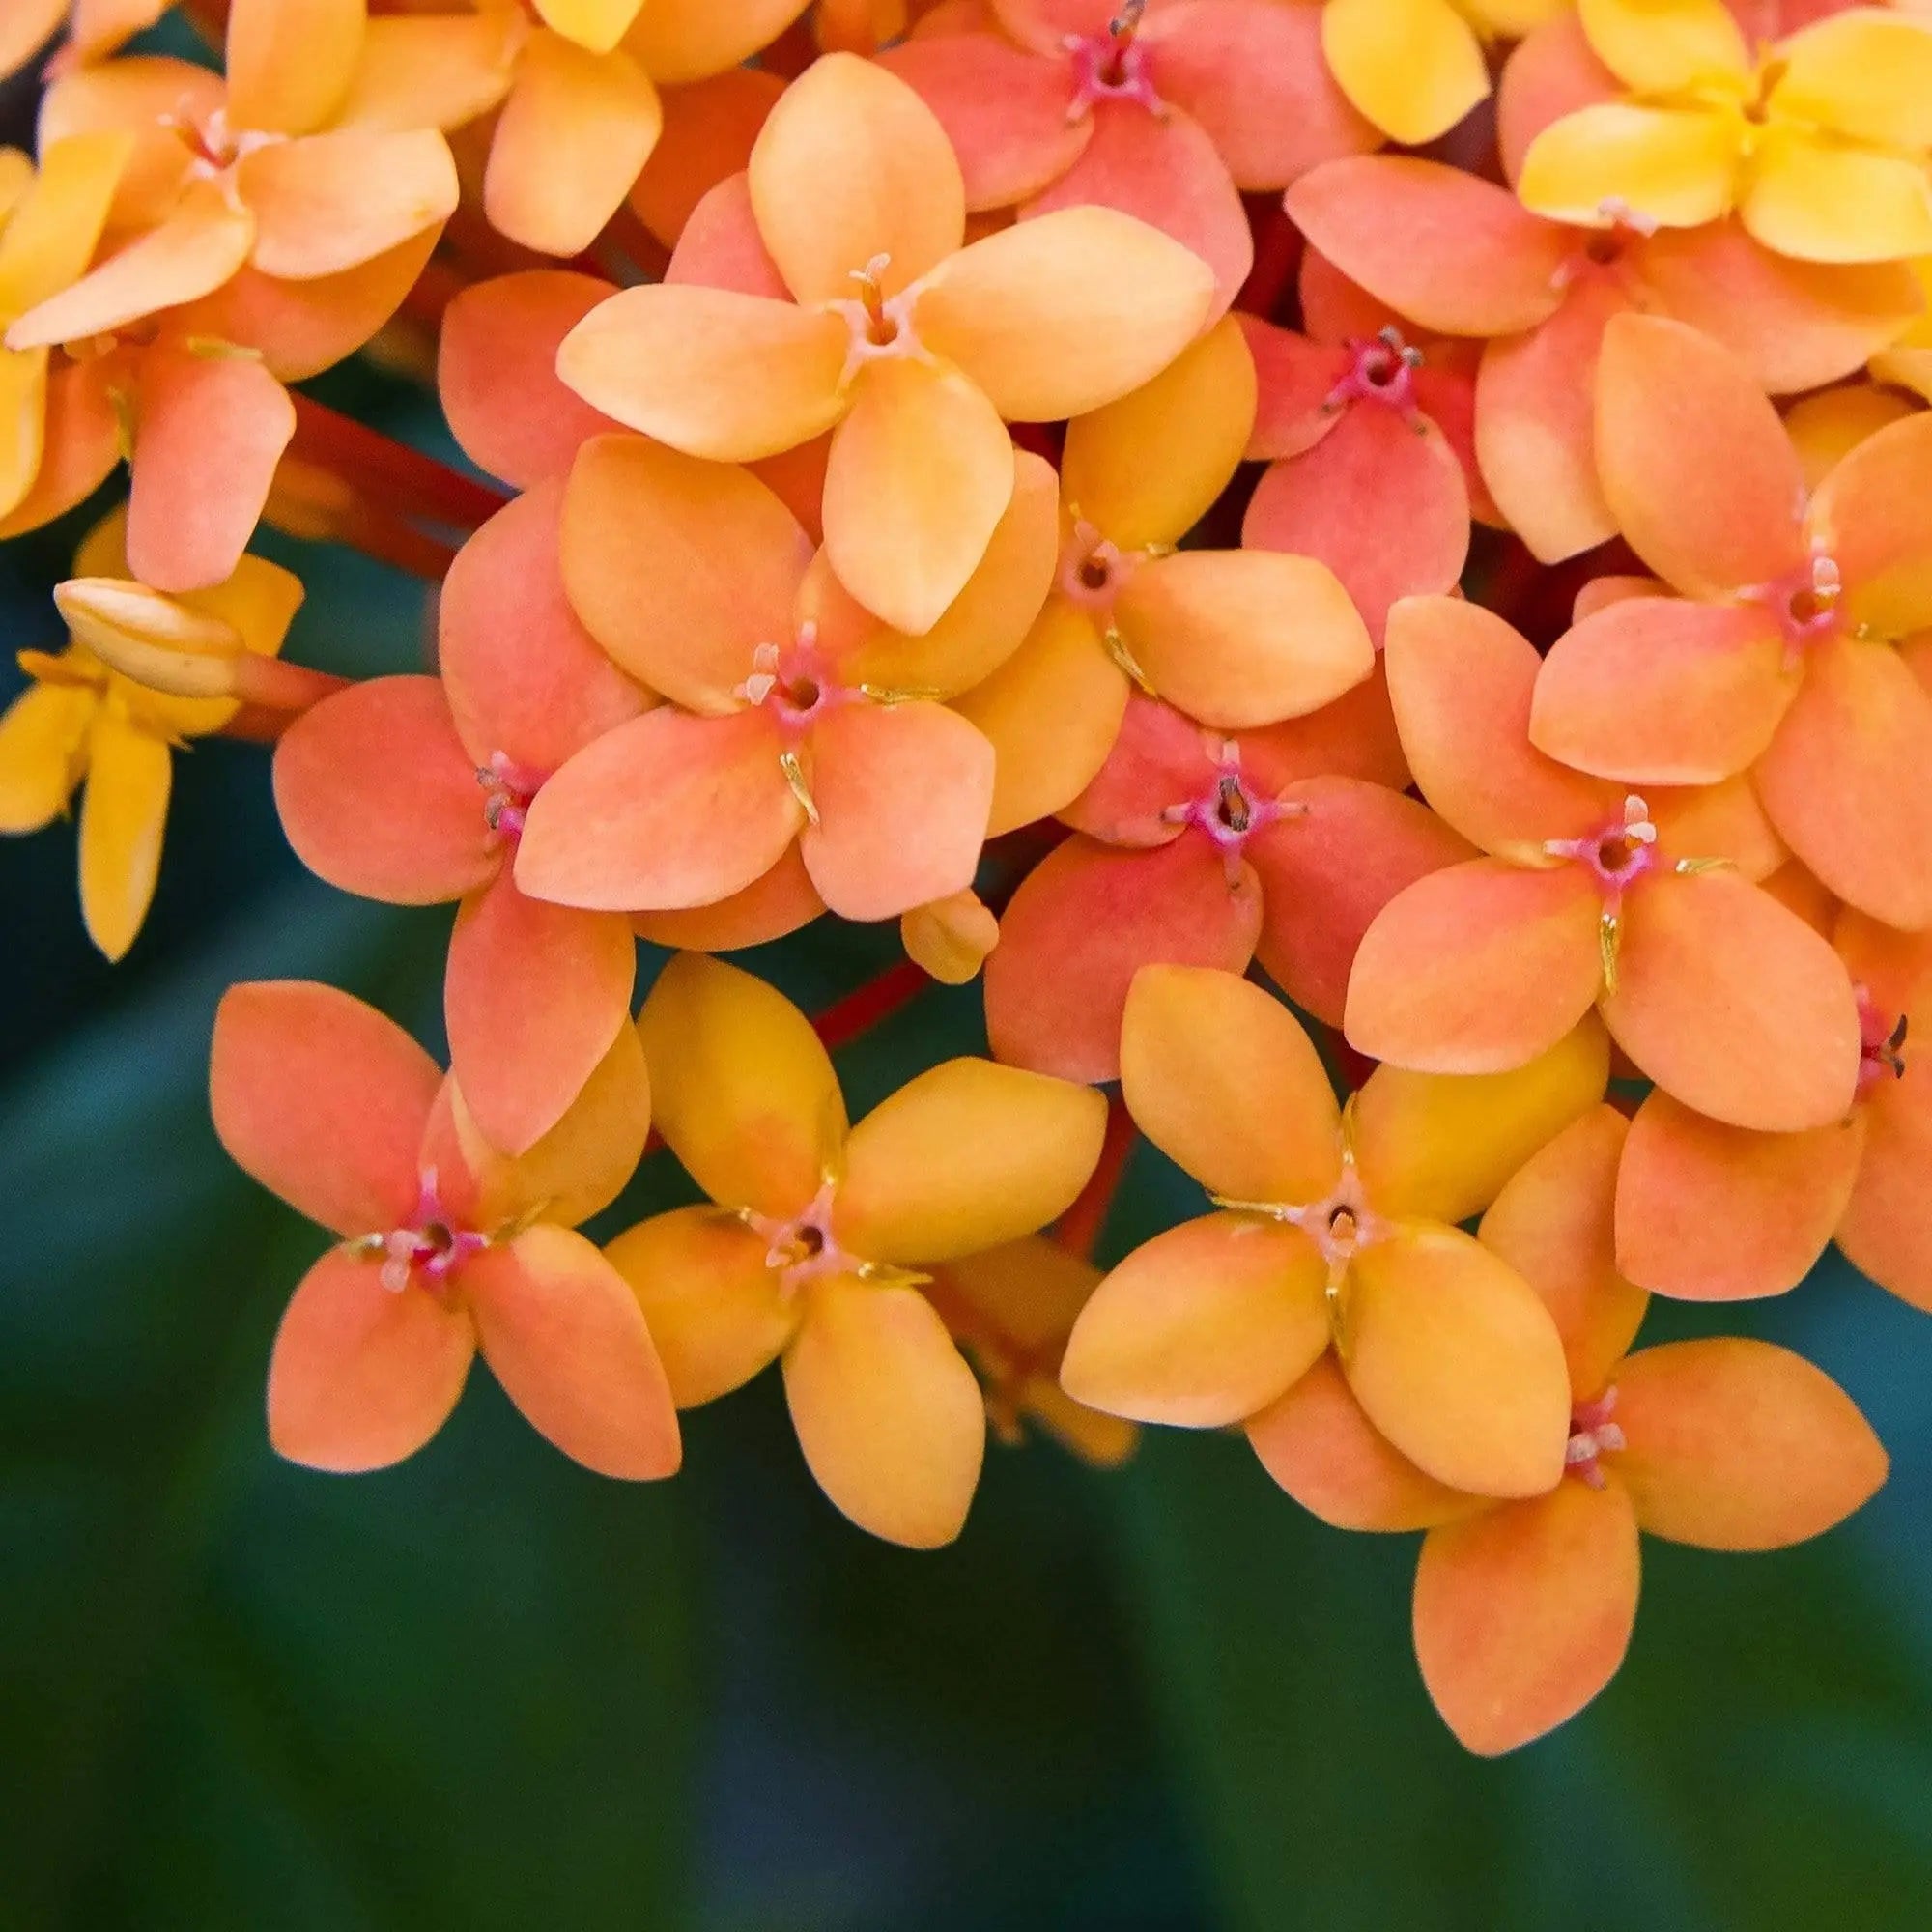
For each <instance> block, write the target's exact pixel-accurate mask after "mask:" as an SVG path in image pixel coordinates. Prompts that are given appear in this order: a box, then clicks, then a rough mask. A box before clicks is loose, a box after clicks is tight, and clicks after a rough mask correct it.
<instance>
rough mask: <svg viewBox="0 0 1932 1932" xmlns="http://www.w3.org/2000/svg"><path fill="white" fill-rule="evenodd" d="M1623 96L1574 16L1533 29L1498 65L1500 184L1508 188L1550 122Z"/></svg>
mask: <svg viewBox="0 0 1932 1932" xmlns="http://www.w3.org/2000/svg"><path fill="white" fill-rule="evenodd" d="M1622 92H1623V83H1622V82H1621V81H1620V80H1618V78H1617V77H1616V75H1615V74H1613V73H1612V72H1611V71H1609V69H1608V68H1606V67H1605V65H1604V64H1603V62H1602V61H1600V60H1599V59H1598V58H1597V56H1596V55H1595V54H1594V53H1592V52H1591V50H1590V43H1589V42H1588V41H1587V40H1586V39H1585V38H1584V35H1583V28H1582V24H1581V22H1580V21H1579V20H1578V19H1577V15H1576V14H1574V13H1567V12H1566V13H1562V14H1557V15H1556V16H1555V18H1554V19H1550V20H1546V21H1544V22H1543V23H1542V25H1540V26H1538V27H1535V28H1533V29H1532V30H1531V31H1530V32H1529V33H1528V34H1527V35H1525V36H1524V38H1523V40H1522V42H1521V43H1520V45H1519V46H1518V47H1516V48H1515V50H1514V51H1513V52H1512V53H1511V54H1510V56H1509V58H1508V60H1506V61H1505V62H1504V63H1503V72H1502V79H1501V80H1500V82H1498V84H1497V87H1496V145H1497V147H1498V149H1499V150H1500V158H1501V160H1502V164H1503V177H1504V179H1505V180H1506V181H1508V182H1510V183H1512V184H1514V183H1515V182H1516V181H1517V180H1518V179H1519V177H1520V175H1521V173H1522V157H1523V156H1524V155H1525V154H1527V153H1528V151H1529V144H1530V143H1531V142H1532V141H1533V140H1535V138H1536V137H1537V135H1539V134H1540V133H1542V132H1543V130H1544V129H1545V128H1548V126H1549V125H1550V124H1551V123H1552V122H1555V121H1560V120H1561V119H1562V118H1563V116H1564V115H1566V114H1574V113H1575V112H1576V111H1577V109H1578V108H1579V107H1588V106H1591V105H1593V104H1594V103H1595V102H1597V101H1602V100H1612V99H1616V97H1617V96H1618V95H1619V94H1621V93H1622Z"/></svg>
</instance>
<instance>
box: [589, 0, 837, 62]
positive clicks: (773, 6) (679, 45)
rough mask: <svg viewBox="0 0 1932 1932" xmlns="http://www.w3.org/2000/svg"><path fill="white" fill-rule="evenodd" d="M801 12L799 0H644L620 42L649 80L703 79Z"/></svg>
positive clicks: (743, 57) (763, 43) (744, 57)
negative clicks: (722, 2)
mask: <svg viewBox="0 0 1932 1932" xmlns="http://www.w3.org/2000/svg"><path fill="white" fill-rule="evenodd" d="M804 12H805V7H804V5H803V4H802V0H737V4H735V5H733V6H730V7H720V6H718V5H717V4H716V0H649V4H648V5H647V6H645V7H643V8H641V9H640V10H639V14H638V18H637V23H636V25H635V26H633V27H632V29H631V31H630V32H629V33H628V34H626V35H625V36H624V44H625V45H626V46H627V47H629V48H630V50H631V51H632V52H633V53H634V54H636V55H637V57H638V58H639V60H640V61H642V62H643V64H644V68H645V71H647V72H648V73H649V74H650V75H651V77H652V78H653V79H654V80H702V79H704V78H705V77H706V76H707V75H709V74H715V73H723V72H724V71H725V69H726V68H727V67H737V66H738V65H740V63H742V62H744V61H748V60H750V59H751V57H752V56H753V54H755V53H756V52H758V50H759V49H760V48H762V47H768V46H770V45H771V43H773V42H774V41H775V40H777V39H778V37H779V36H780V35H781V33H783V32H784V30H785V29H786V28H787V27H788V26H790V25H791V23H792V22H793V21H794V20H795V19H797V18H798V16H799V15H800V14H802V13H804Z"/></svg>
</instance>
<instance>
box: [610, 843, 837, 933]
mask: <svg viewBox="0 0 1932 1932" xmlns="http://www.w3.org/2000/svg"><path fill="white" fill-rule="evenodd" d="M824 910H825V901H824V900H823V899H822V898H820V897H819V896H818V890H817V888H816V887H815V886H813V884H812V883H811V875H810V873H809V872H808V871H807V870H806V869H805V861H804V860H803V859H802V858H801V857H800V856H799V850H798V847H797V845H796V844H793V845H789V846H787V847H786V848H785V852H784V855H783V857H782V858H781V859H780V860H779V862H778V864H777V865H776V866H774V867H772V868H771V870H770V871H769V872H766V873H764V874H763V875H762V876H761V877H759V878H756V879H753V881H752V883H751V884H750V885H749V886H747V887H746V888H745V889H744V891H743V892H738V893H733V894H732V895H730V897H729V898H723V899H719V900H718V901H717V902H716V903H715V904H713V905H708V906H690V907H687V908H686V909H685V910H684V911H682V912H645V913H633V914H632V915H631V929H632V930H633V931H634V932H635V933H636V934H637V935H638V937H639V939H644V940H648V941H649V942H650V943H651V944H652V945H653V946H667V947H671V948H674V949H675V948H682V949H685V950H687V951H689V952H737V951H738V949H739V948H740V947H745V946H763V945H765V944H766V943H767V942H769V941H771V940H774V939H783V938H785V937H786V936H787V935H788V934H790V933H794V932H796V931H798V929H799V928H800V927H801V926H804V925H809V924H810V923H811V922H812V921H813V920H814V919H816V918H817V917H818V916H819V914H820V913H822V912H823V911H824Z"/></svg>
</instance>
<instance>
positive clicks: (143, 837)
mask: <svg viewBox="0 0 1932 1932" xmlns="http://www.w3.org/2000/svg"><path fill="white" fill-rule="evenodd" d="M173 772H174V760H173V758H172V756H171V755H170V753H169V751H168V748H167V746H166V745H165V744H164V743H163V742H162V741H161V740H160V739H159V738H157V737H156V736H155V735H154V733H153V732H151V731H148V730H145V729H143V727H142V726H141V725H137V724H135V723H134V721H133V720H132V719H131V718H130V717H129V716H128V710H127V707H126V706H125V705H124V704H122V703H121V702H119V701H118V700H116V699H114V698H111V697H110V698H109V699H108V701H107V702H106V703H104V704H102V705H101V706H100V707H99V710H98V711H97V712H96V714H95V718H94V726H93V729H92V731H90V733H89V734H88V748H87V790H86V792H85V794H84V795H83V797H82V799H81V805H80V909H81V914H82V916H83V917H84V918H85V920H86V921H87V933H88V937H89V938H90V939H92V940H93V941H94V943H95V945H96V946H98V947H99V949H100V950H101V952H104V953H105V954H106V955H107V956H108V958H110V959H119V958H121V957H122V956H123V954H125V953H126V952H127V951H128V948H129V947H130V946H132V945H133V943H134V936H135V934H136V933H138V932H139V931H140V929H141V922H142V921H143V920H144V919H146V918H147V916H148V906H149V904H150V902H151V901H152V900H153V898H154V896H155V880H156V877H157V876H158V874H159V872H160V868H161V834H162V833H163V831H165V829H166V827H167V820H168V789H169V785H170V783H171V781H172V779H173Z"/></svg>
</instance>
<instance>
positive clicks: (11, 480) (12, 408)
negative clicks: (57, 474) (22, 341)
mask: <svg viewBox="0 0 1932 1932" xmlns="http://www.w3.org/2000/svg"><path fill="white" fill-rule="evenodd" d="M48 353H49V352H48V351H46V350H44V349H0V517H3V516H6V515H7V514H8V513H9V512H11V511H12V510H14V508H15V507H16V506H17V505H18V504H19V503H20V502H21V501H22V500H23V499H24V498H25V497H26V495H27V492H28V491H29V490H31V489H32V488H33V487H34V478H35V477H36V476H38V475H39V474H40V471H41V454H42V451H43V448H44V447H45V440H46V417H47V356H48Z"/></svg>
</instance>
